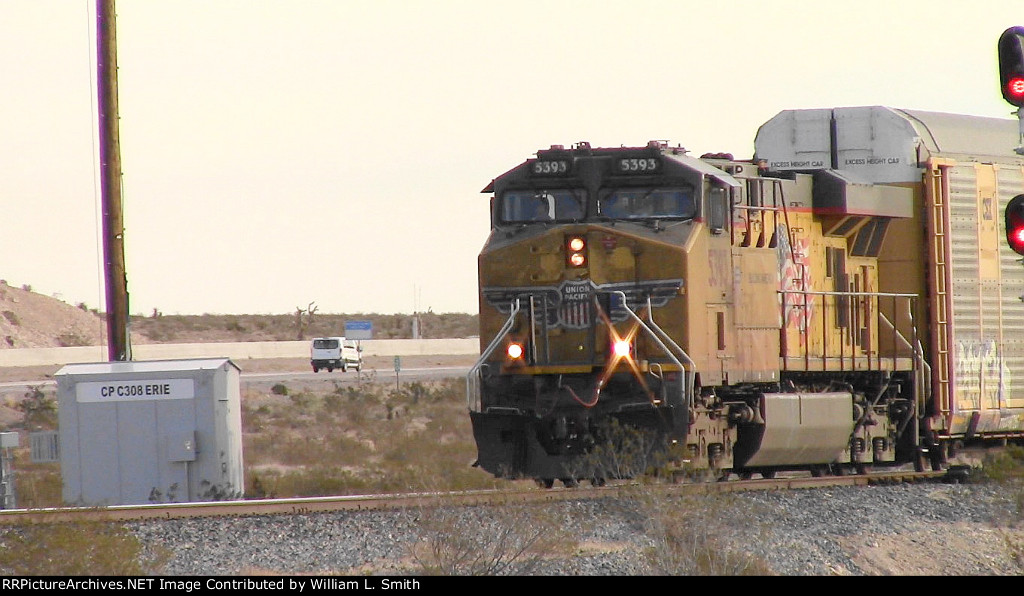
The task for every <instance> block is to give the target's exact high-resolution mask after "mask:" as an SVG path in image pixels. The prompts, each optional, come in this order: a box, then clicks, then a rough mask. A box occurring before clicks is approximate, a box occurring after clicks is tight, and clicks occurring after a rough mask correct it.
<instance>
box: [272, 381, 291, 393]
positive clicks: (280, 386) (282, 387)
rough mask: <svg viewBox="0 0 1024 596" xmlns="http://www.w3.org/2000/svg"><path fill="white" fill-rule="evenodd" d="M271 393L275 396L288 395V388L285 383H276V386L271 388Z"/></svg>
mask: <svg viewBox="0 0 1024 596" xmlns="http://www.w3.org/2000/svg"><path fill="white" fill-rule="evenodd" d="M270 392H271V393H273V394H274V395H288V386H287V385H285V384H284V383H274V386H273V387H271V388H270Z"/></svg>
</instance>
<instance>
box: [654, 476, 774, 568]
mask: <svg viewBox="0 0 1024 596" xmlns="http://www.w3.org/2000/svg"><path fill="white" fill-rule="evenodd" d="M635 500H636V503H637V509H638V510H639V511H640V512H642V513H641V517H642V518H643V519H644V525H645V530H646V533H647V535H648V536H649V537H651V538H652V540H653V541H654V545H653V546H651V547H649V548H648V549H646V550H645V551H644V556H645V559H646V560H647V563H648V565H650V567H651V570H652V572H653V573H654V574H655V575H721V576H735V575H771V571H770V569H769V567H768V565H767V563H765V562H764V561H763V560H762V559H760V558H758V557H756V556H755V555H753V554H750V553H748V552H745V551H740V550H736V549H734V548H730V547H729V546H728V544H730V542H731V541H729V540H728V539H727V538H728V536H729V535H733V534H736V533H738V532H745V533H747V537H746V539H745V540H742V541H738V542H740V543H746V544H757V543H758V542H759V541H758V539H757V536H758V533H759V532H767V528H765V527H764V526H763V525H762V524H761V523H759V522H758V517H757V516H756V515H755V512H753V511H748V512H747V515H746V516H744V515H737V511H743V509H742V508H741V507H737V506H736V505H735V496H733V495H721V494H710V495H693V496H685V497H673V496H667V495H662V494H657V493H656V492H655V491H654V490H653V489H652V488H651V487H650V486H647V487H644V486H643V485H641V487H640V488H639V489H638V490H637V491H636V493H635Z"/></svg>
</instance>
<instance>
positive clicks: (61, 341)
mask: <svg viewBox="0 0 1024 596" xmlns="http://www.w3.org/2000/svg"><path fill="white" fill-rule="evenodd" d="M91 343H92V341H91V340H89V339H88V338H85V337H83V336H82V334H80V333H78V332H77V331H73V330H72V331H65V332H63V333H61V334H60V335H58V336H57V345H59V346H60V347H62V348H73V347H75V346H88V345H90V344H91Z"/></svg>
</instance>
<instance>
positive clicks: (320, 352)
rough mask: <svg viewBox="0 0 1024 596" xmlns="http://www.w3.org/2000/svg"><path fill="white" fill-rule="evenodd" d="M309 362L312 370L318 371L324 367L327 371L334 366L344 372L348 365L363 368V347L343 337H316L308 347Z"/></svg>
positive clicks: (331, 369) (330, 370) (358, 368)
mask: <svg viewBox="0 0 1024 596" xmlns="http://www.w3.org/2000/svg"><path fill="white" fill-rule="evenodd" d="M309 363H310V364H311V365H312V366H313V372H320V369H321V368H326V369H327V372H332V371H333V370H334V369H336V368H340V369H341V372H346V371H347V370H348V369H349V367H352V368H355V369H356V370H357V371H359V370H362V369H363V347H362V346H360V345H359V342H358V341H355V340H353V339H345V338H344V337H317V338H314V339H313V345H312V346H311V347H310V351H309Z"/></svg>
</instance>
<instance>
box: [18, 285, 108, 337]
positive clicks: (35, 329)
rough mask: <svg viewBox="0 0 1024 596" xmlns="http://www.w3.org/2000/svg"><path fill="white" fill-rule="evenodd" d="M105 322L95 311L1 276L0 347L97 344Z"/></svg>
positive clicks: (104, 332) (102, 333)
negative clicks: (38, 291)
mask: <svg viewBox="0 0 1024 596" xmlns="http://www.w3.org/2000/svg"><path fill="white" fill-rule="evenodd" d="M105 325H106V323H104V319H103V318H102V317H101V316H99V315H97V314H96V313H94V312H90V311H87V310H84V309H81V308H77V307H74V306H71V305H70V304H67V303H66V302H62V301H60V300H57V299H56V298H50V297H49V296H43V295H41V294H36V293H34V292H32V291H30V290H29V289H27V288H15V287H13V286H9V285H7V282H5V281H3V280H0V349H4V348H47V347H71V346H98V345H102V344H103V338H104V337H105V336H106V329H105Z"/></svg>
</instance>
